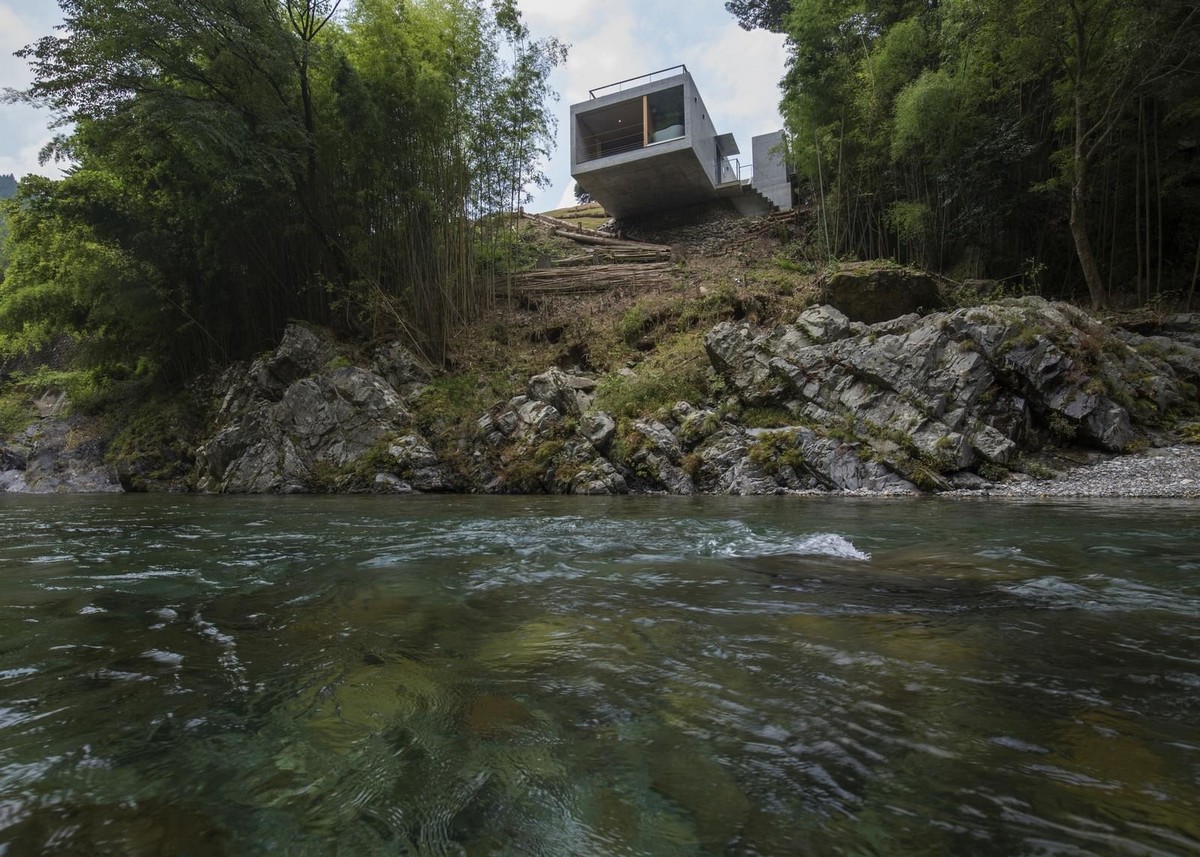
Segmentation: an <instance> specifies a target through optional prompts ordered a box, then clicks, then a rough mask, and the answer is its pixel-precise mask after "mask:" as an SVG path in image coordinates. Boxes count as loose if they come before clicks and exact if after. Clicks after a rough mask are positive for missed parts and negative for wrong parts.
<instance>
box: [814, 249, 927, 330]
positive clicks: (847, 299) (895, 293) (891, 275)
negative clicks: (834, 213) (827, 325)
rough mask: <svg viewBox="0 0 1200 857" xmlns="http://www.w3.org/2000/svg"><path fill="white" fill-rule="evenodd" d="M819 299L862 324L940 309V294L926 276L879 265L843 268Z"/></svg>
mask: <svg viewBox="0 0 1200 857" xmlns="http://www.w3.org/2000/svg"><path fill="white" fill-rule="evenodd" d="M822 297H823V298H824V301H825V303H827V304H829V305H830V306H832V307H834V308H835V309H837V310H838V311H839V312H841V313H843V314H844V315H845V316H846V317H847V318H849V319H851V320H853V321H861V322H864V323H865V324H877V323H879V322H881V321H887V320H888V319H892V318H898V317H899V316H902V315H907V314H909V313H922V312H932V311H934V310H937V309H941V307H942V296H941V293H940V292H939V291H938V287H937V284H936V283H935V282H934V281H933V278H932V277H930V276H929V275H928V274H926V273H923V272H921V271H914V270H912V269H911V268H902V267H900V266H898V265H889V264H886V263H880V262H857V263H854V264H851V265H846V266H844V267H843V268H842V269H841V270H839V271H837V272H836V273H834V274H833V275H832V276H831V277H830V278H829V282H828V283H826V284H825V289H824V293H823V295H822Z"/></svg>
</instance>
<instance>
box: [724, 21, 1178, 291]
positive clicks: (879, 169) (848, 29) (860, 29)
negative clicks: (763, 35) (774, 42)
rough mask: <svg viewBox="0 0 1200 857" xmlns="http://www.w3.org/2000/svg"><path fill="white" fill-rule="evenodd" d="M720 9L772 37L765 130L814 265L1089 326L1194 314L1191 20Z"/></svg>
mask: <svg viewBox="0 0 1200 857" xmlns="http://www.w3.org/2000/svg"><path fill="white" fill-rule="evenodd" d="M725 5H726V8H727V9H728V10H729V11H730V12H731V13H733V14H734V15H735V16H736V17H737V18H738V19H739V21H740V22H741V23H742V25H743V26H744V27H747V28H753V27H764V28H767V29H770V30H773V31H775V32H779V33H784V34H786V35H787V37H788V46H789V51H790V54H791V56H790V63H789V67H788V71H787V75H786V77H785V78H784V79H783V83H782V85H783V90H784V97H783V103H782V112H783V115H784V117H785V121H786V124H787V128H788V132H789V139H790V146H791V156H792V159H793V163H795V164H796V165H797V167H798V169H799V170H800V172H801V173H803V174H804V175H806V176H808V177H809V179H810V180H811V185H812V191H813V196H814V198H815V201H816V203H817V206H816V213H817V222H816V223H815V224H814V229H813V232H812V243H813V244H815V245H817V246H818V247H819V248H820V250H821V252H822V253H823V254H824V255H825V256H827V257H835V256H851V257H858V258H864V259H870V258H877V257H878V258H888V257H890V258H896V259H898V260H900V261H902V262H911V263H916V264H919V265H922V266H924V267H928V268H933V269H938V270H942V271H946V272H950V273H952V274H953V275H954V276H955V277H956V278H959V279H967V278H987V277H994V278H1004V279H1006V280H1012V279H1017V278H1019V282H1012V284H1011V285H1009V286H1005V289H1006V290H1009V289H1017V290H1020V291H1026V292H1028V291H1033V292H1045V291H1046V290H1047V289H1053V290H1055V291H1056V292H1057V293H1058V294H1060V295H1061V294H1066V295H1069V296H1076V297H1086V299H1087V300H1089V301H1090V302H1091V304H1092V305H1093V307H1097V308H1099V307H1103V306H1105V305H1107V304H1108V303H1109V302H1110V300H1113V301H1115V300H1117V299H1119V300H1121V301H1130V300H1135V301H1138V302H1154V301H1156V300H1158V299H1160V298H1161V297H1163V296H1164V295H1167V294H1174V295H1175V297H1176V299H1178V298H1179V297H1181V296H1182V295H1183V294H1184V293H1188V294H1191V295H1193V296H1194V293H1195V290H1196V277H1197V274H1196V272H1197V271H1198V270H1200V266H1198V265H1197V264H1195V260H1197V259H1198V258H1200V196H1198V195H1197V194H1196V193H1195V192H1194V188H1195V185H1196V182H1197V180H1198V178H1200V162H1198V161H1197V158H1196V156H1195V153H1196V143H1195V140H1196V129H1197V124H1196V123H1197V117H1200V12H1198V11H1197V9H1196V6H1195V3H1192V2H1188V0H1159V2H1154V3H1128V2H1125V0H969V2H968V0H946V2H940V3H929V2H924V0H854V2H835V0H791V2H789V0H728V2H726V4H725ZM1060 290H1061V291H1060ZM1110 293H1111V297H1110Z"/></svg>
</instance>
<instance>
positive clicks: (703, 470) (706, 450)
mask: <svg viewBox="0 0 1200 857" xmlns="http://www.w3.org/2000/svg"><path fill="white" fill-rule="evenodd" d="M749 444H750V440H749V438H748V436H747V435H746V433H745V432H744V431H742V430H741V429H727V430H725V431H723V432H721V433H720V434H718V435H714V436H713V437H712V438H711V439H710V440H709V441H708V442H707V443H705V444H704V446H703V447H702V448H701V449H700V451H699V453H698V456H699V459H700V465H699V467H698V468H697V477H696V481H697V487H699V488H700V489H701V490H703V491H705V492H706V493H710V494H734V495H751V494H774V493H776V492H777V491H778V490H779V483H778V482H776V480H775V479H773V478H772V477H771V476H770V475H768V474H767V472H766V471H765V470H764V469H763V468H762V467H761V466H760V465H759V464H758V463H757V462H755V461H754V460H753V459H752V458H750V456H749ZM795 487H802V486H801V485H800V484H799V482H797V484H796V486H795Z"/></svg>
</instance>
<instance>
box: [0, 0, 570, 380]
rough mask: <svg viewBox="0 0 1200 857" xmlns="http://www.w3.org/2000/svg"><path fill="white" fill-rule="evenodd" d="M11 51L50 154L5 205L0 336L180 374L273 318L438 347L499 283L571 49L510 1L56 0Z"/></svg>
mask: <svg viewBox="0 0 1200 857" xmlns="http://www.w3.org/2000/svg"><path fill="white" fill-rule="evenodd" d="M60 5H61V6H62V10H63V15H64V25H63V26H62V27H61V28H60V31H59V32H58V33H57V34H52V35H47V36H45V37H44V38H42V39H40V40H38V41H36V42H34V43H33V44H31V45H29V46H27V47H26V48H24V49H23V50H22V51H20V52H19V54H18V55H19V56H22V57H23V58H24V59H25V60H26V61H27V62H28V63H29V65H30V67H31V69H32V71H33V74H34V82H33V84H32V85H31V86H30V87H29V89H27V90H25V91H24V92H20V93H10V95H9V97H10V98H13V99H17V100H22V101H26V102H29V103H33V104H37V105H42V106H48V107H50V108H51V109H52V110H53V112H54V115H55V117H56V121H57V123H58V126H59V128H60V129H65V130H62V133H61V134H60V135H59V136H58V137H57V138H56V139H55V141H54V142H53V143H52V144H51V146H50V148H49V150H48V152H47V153H46V154H47V156H48V157H53V158H56V159H61V160H63V161H65V162H66V163H67V164H69V167H68V168H67V170H66V174H65V176H64V178H62V179H60V180H51V179H47V178H43V177H40V176H27V177H25V178H24V179H22V181H21V182H20V185H19V187H18V189H17V192H16V195H15V197H14V198H13V199H12V200H10V201H9V202H7V203H5V204H4V205H5V209H6V216H7V223H8V228H9V230H10V232H11V234H10V236H9V240H8V241H7V245H6V246H7V253H8V264H7V270H6V271H5V272H4V280H3V285H2V286H0V336H2V337H3V338H2V339H0V344H2V345H3V348H4V349H5V350H6V351H7V352H9V353H13V352H18V351H21V350H30V349H33V348H37V347H39V346H40V345H42V344H44V343H45V342H46V341H47V340H48V339H49V338H50V337H52V336H56V335H61V334H63V333H66V334H69V335H71V336H72V337H73V338H75V339H76V340H77V341H78V342H79V343H80V345H81V348H82V351H81V353H82V354H83V355H84V358H85V359H86V360H87V361H90V362H91V364H92V365H93V366H100V367H107V368H109V369H111V370H112V371H113V372H116V373H120V372H141V373H150V374H154V375H157V376H159V377H171V378H180V377H187V376H189V375H192V374H194V373H195V372H197V371H200V370H201V369H204V368H206V367H207V366H209V365H212V364H213V363H215V362H222V361H225V360H228V359H232V358H237V357H242V356H245V355H247V354H250V353H253V352H254V351H256V350H258V349H261V348H263V347H265V346H267V345H270V344H272V343H273V342H274V340H275V338H276V337H277V336H278V333H279V331H280V330H281V329H282V327H283V325H284V324H285V323H286V322H287V320H289V319H302V320H307V321H310V322H315V323H321V324H330V325H333V326H336V327H339V328H342V329H345V330H347V331H350V332H354V333H357V334H360V335H366V336H369V335H373V334H375V333H379V332H385V331H388V332H396V331H400V332H401V333H403V334H406V335H407V336H408V338H409V340H410V342H411V343H412V344H413V345H414V346H416V347H417V348H419V349H421V350H423V351H424V352H425V354H426V355H427V356H428V357H430V358H431V359H435V360H436V359H438V358H439V357H441V356H442V354H443V353H444V349H445V346H446V342H447V339H448V337H449V336H450V335H451V331H452V330H453V329H454V328H455V327H456V326H457V325H458V324H459V323H460V322H461V321H463V320H465V319H467V318H469V317H471V316H472V315H473V314H475V313H477V312H479V311H480V310H481V309H482V308H484V307H486V306H487V305H488V304H489V303H490V302H491V301H492V300H493V298H494V283H495V275H496V271H497V266H498V265H502V264H503V259H504V247H503V244H504V242H505V241H506V240H507V236H508V235H509V234H511V230H507V229H503V228H501V226H500V222H499V218H498V217H496V216H495V215H496V214H497V213H498V212H505V211H511V210H513V209H514V208H516V207H517V206H518V205H520V204H521V203H522V201H523V200H524V199H525V198H526V189H527V188H529V187H531V186H536V185H537V184H539V182H543V181H544V179H543V178H542V176H541V175H540V174H539V172H538V167H537V165H538V163H539V161H540V160H541V159H542V158H543V156H544V155H545V154H546V152H547V148H548V146H549V145H550V143H551V141H552V139H553V118H552V116H551V114H550V113H549V112H548V108H547V104H548V102H549V100H550V99H551V97H552V95H553V93H552V92H551V91H550V90H549V88H548V84H547V78H548V76H549V73H550V71H551V70H552V68H553V67H554V66H555V65H556V64H558V63H560V62H561V61H562V60H563V59H564V58H565V53H566V49H565V47H564V46H562V45H561V44H559V43H558V42H557V41H554V40H533V39H531V38H530V36H529V33H528V32H527V30H526V28H525V27H524V25H523V23H522V21H521V17H520V15H519V13H518V11H517V9H516V6H515V2H514V0H495V2H492V3H485V2H483V1H482V0H277V2H264V0H195V2H189V3H178V2H174V0H61V3H60Z"/></svg>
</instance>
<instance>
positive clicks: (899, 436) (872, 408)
mask: <svg viewBox="0 0 1200 857" xmlns="http://www.w3.org/2000/svg"><path fill="white" fill-rule="evenodd" d="M803 319H804V322H805V323H804V325H803V326H802V325H801V324H799V323H798V324H797V325H795V326H792V327H791V329H788V327H785V328H782V329H781V328H776V329H774V330H758V329H754V328H752V327H750V326H749V325H744V324H743V325H736V326H735V325H732V324H728V323H726V324H721V325H717V326H716V327H715V328H713V330H712V331H711V332H710V333H709V335H708V338H707V339H706V342H705V345H706V348H707V350H708V352H709V355H710V357H711V359H712V362H713V365H714V367H715V368H716V369H717V370H718V371H720V372H721V373H722V374H724V376H725V377H726V378H727V379H728V380H729V382H730V383H731V384H732V385H733V386H734V387H735V388H736V389H737V391H738V394H739V396H740V398H741V399H742V401H743V402H745V403H747V404H750V405H773V406H776V407H778V406H786V407H787V408H788V409H789V410H791V411H792V412H793V413H796V414H797V415H799V416H801V417H802V418H804V419H806V420H809V421H811V422H812V423H814V424H820V425H826V426H831V427H839V426H841V427H844V428H840V429H839V431H843V432H846V433H848V434H849V435H851V436H852V437H853V438H854V439H855V441H856V442H858V443H862V444H865V445H867V447H869V449H870V452H871V455H868V456H864V457H867V458H870V457H872V456H873V457H875V458H878V459H880V460H881V461H882V462H884V463H886V464H887V465H888V468H887V469H889V470H890V471H892V472H893V474H895V473H899V474H901V475H902V476H903V477H905V478H907V479H908V480H912V479H917V480H918V481H919V482H921V483H922V484H928V485H939V484H943V480H941V478H940V476H938V473H939V472H954V471H958V470H963V469H968V468H972V467H976V466H978V465H979V464H981V463H982V462H983V461H990V462H994V463H996V464H1001V465H1003V464H1007V463H1009V462H1011V461H1012V460H1013V459H1014V458H1015V456H1016V455H1017V453H1018V452H1019V451H1020V450H1021V449H1031V448H1035V447H1037V446H1038V445H1040V443H1042V442H1044V441H1045V440H1047V439H1058V440H1062V439H1066V438H1069V437H1074V438H1076V439H1078V440H1080V441H1083V442H1086V443H1090V444H1093V445H1095V446H1098V447H1100V448H1102V449H1105V450H1109V451H1117V450H1120V449H1123V448H1125V447H1126V446H1128V445H1129V444H1130V442H1131V441H1132V440H1133V439H1134V437H1135V433H1134V428H1133V425H1134V422H1135V421H1136V418H1138V417H1139V416H1141V417H1142V418H1146V419H1148V418H1151V417H1152V416H1153V414H1154V413H1158V412H1161V411H1162V410H1165V409H1169V408H1172V407H1175V406H1181V405H1186V403H1187V402H1188V401H1189V399H1188V396H1189V392H1191V391H1190V388H1189V386H1188V385H1187V384H1186V383H1184V382H1183V381H1181V380H1180V378H1179V377H1178V373H1177V371H1176V370H1174V369H1173V368H1172V366H1171V364H1170V362H1169V360H1167V358H1166V355H1165V354H1163V355H1161V356H1156V355H1155V354H1154V353H1153V352H1154V351H1155V349H1153V348H1142V349H1135V348H1132V347H1130V346H1129V345H1127V344H1125V343H1123V342H1121V341H1120V340H1118V339H1117V338H1115V337H1113V336H1112V335H1111V334H1109V333H1107V332H1106V330H1105V329H1104V328H1103V327H1102V326H1101V325H1100V324H1099V323H1098V322H1096V321H1095V320H1094V319H1092V318H1091V317H1090V316H1088V315H1087V314H1086V313H1083V312H1082V311H1080V310H1078V309H1076V308H1074V307H1069V306H1066V305H1062V304H1051V303H1049V302H1047V301H1045V300H1042V299H1040V298H1024V299H1021V300H1017V301H1006V302H1003V303H1000V304H996V305H992V306H987V307H976V308H972V309H964V310H957V311H955V312H950V313H936V314H933V315H929V316H925V317H920V316H916V315H908V316H902V317H899V318H895V319H892V320H889V321H887V322H883V323H879V324H875V325H872V326H871V327H870V328H863V329H861V330H859V331H858V332H856V331H855V330H854V327H853V325H851V324H847V325H843V324H842V322H841V318H840V316H839V314H838V313H837V311H836V310H809V311H807V312H806V313H805V316H804V317H803ZM1131 336H1134V334H1127V335H1126V339H1127V341H1128V340H1129V337H1131ZM818 339H820V340H824V342H823V343H820V344H813V343H814V340H818ZM1134 344H1142V343H1141V342H1140V341H1134ZM1186 347H1187V346H1183V348H1182V349H1180V348H1178V347H1177V349H1176V351H1175V352H1174V354H1175V356H1176V357H1179V356H1180V355H1183V354H1185V353H1186ZM1143 352H1145V353H1143ZM1110 389H1113V390H1123V391H1135V393H1136V395H1134V396H1133V397H1130V396H1128V395H1127V394H1123V395H1122V397H1120V401H1118V399H1117V398H1115V396H1116V394H1110V393H1109V392H1108V391H1109V390H1110ZM810 452H811V450H810V451H809V452H806V453H805V461H806V462H808V461H810V457H809V454H810ZM827 453H828V450H826V454H825V455H824V456H820V455H819V456H817V457H818V458H822V457H823V458H824V459H825V463H824V464H822V465H821V466H820V467H819V468H818V470H819V471H820V472H822V473H823V476H822V479H825V480H826V481H827V483H828V484H829V485H830V487H833V485H834V484H837V485H838V487H843V488H845V487H848V486H851V485H857V486H858V487H870V486H871V485H876V484H881V480H884V481H886V479H885V476H884V474H883V473H880V472H878V471H872V472H866V471H863V470H862V469H861V467H860V466H859V465H861V464H862V461H861V460H860V461H859V462H858V464H855V465H854V466H849V465H848V463H847V462H848V461H849V459H845V458H837V459H834V458H830V457H829V455H828V454H827ZM831 469H833V470H836V474H835V475H830V471H831Z"/></svg>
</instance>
